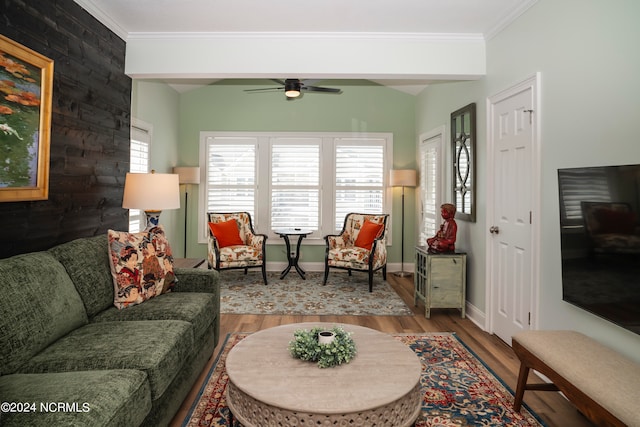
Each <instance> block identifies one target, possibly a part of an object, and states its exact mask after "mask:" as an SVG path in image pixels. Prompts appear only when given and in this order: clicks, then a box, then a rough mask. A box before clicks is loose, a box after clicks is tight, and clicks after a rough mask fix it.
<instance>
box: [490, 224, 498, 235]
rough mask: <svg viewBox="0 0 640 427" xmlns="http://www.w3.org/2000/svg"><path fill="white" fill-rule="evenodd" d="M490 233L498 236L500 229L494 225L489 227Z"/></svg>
mask: <svg viewBox="0 0 640 427" xmlns="http://www.w3.org/2000/svg"><path fill="white" fill-rule="evenodd" d="M489 233H491V234H498V233H500V228H498V227H497V226H495V225H492V226H491V227H489Z"/></svg>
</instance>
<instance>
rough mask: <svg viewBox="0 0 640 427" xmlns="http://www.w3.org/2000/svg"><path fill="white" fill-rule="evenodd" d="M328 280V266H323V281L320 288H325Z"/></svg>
mask: <svg viewBox="0 0 640 427" xmlns="http://www.w3.org/2000/svg"><path fill="white" fill-rule="evenodd" d="M328 278H329V264H325V266H324V279H323V280H322V286H326V284H327V279H328Z"/></svg>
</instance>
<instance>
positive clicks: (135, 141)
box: [129, 119, 152, 233]
mask: <svg viewBox="0 0 640 427" xmlns="http://www.w3.org/2000/svg"><path fill="white" fill-rule="evenodd" d="M151 130H152V126H151V125H150V124H148V123H144V122H142V121H140V120H137V119H133V120H132V121H131V145H130V147H129V153H130V155H129V172H131V173H148V172H149V165H150V156H149V153H150V149H151ZM145 221H146V218H145V215H144V212H142V211H141V210H139V209H129V232H131V233H137V232H139V231H140V230H142V229H143V228H144V227H142V225H143V224H144V223H145Z"/></svg>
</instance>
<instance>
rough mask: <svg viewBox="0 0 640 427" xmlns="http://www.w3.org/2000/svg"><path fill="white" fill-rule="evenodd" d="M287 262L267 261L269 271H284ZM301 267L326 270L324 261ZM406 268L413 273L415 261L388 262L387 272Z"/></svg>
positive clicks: (405, 269)
mask: <svg viewBox="0 0 640 427" xmlns="http://www.w3.org/2000/svg"><path fill="white" fill-rule="evenodd" d="M287 265H288V264H287V262H286V261H271V262H269V261H267V271H273V272H278V271H282V270H284V269H285V268H286V267H287ZM300 267H302V269H303V270H304V271H315V272H318V271H319V272H323V271H324V263H323V262H301V263H300ZM403 268H404V271H406V272H408V273H413V272H414V265H413V263H410V264H409V263H406V262H405V263H404V264H403V263H399V262H394V263H390V264H387V273H394V272H396V271H401V270H402V269H403Z"/></svg>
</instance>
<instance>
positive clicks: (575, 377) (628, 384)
mask: <svg viewBox="0 0 640 427" xmlns="http://www.w3.org/2000/svg"><path fill="white" fill-rule="evenodd" d="M512 342H513V344H512V346H513V350H514V352H515V353H516V355H517V356H518V358H519V359H520V372H519V374H518V384H517V387H516V395H515V401H514V403H513V407H514V409H515V410H516V411H519V410H520V407H521V405H522V398H523V396H524V391H525V390H542V391H561V392H562V393H564V395H565V396H566V397H567V398H568V399H569V400H570V401H571V402H572V403H573V404H574V405H575V406H576V408H577V409H578V410H579V411H580V412H581V413H582V414H583V415H585V416H586V417H587V418H589V419H590V420H591V421H592V422H593V423H595V424H597V425H599V426H640V402H639V399H640V364H638V363H636V362H634V361H633V360H631V359H629V358H626V357H624V356H623V355H621V354H619V353H617V352H615V351H613V350H612V349H610V348H608V347H605V346H604V345H602V344H600V343H598V342H597V341H595V340H593V339H592V338H589V337H587V336H586V335H584V334H581V333H579V332H574V331H525V332H520V333H518V334H516V335H515V336H513V341H512ZM530 369H534V370H536V371H538V372H540V373H541V374H543V375H544V376H546V377H547V378H549V379H550V380H551V381H552V383H551V384H548V383H535V384H527V379H528V376H529V370H530Z"/></svg>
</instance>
